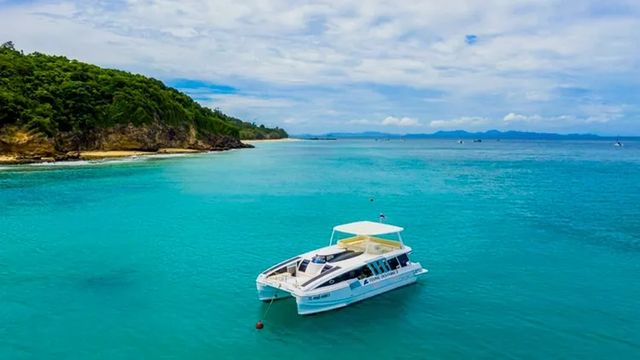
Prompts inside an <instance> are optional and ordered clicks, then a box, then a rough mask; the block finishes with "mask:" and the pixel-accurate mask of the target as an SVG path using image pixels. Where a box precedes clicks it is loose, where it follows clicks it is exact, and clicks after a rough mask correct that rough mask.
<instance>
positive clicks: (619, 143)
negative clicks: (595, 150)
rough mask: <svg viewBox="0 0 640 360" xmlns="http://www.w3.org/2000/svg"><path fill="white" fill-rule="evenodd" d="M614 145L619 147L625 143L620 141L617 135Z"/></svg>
mask: <svg viewBox="0 0 640 360" xmlns="http://www.w3.org/2000/svg"><path fill="white" fill-rule="evenodd" d="M613 146H617V147H623V146H624V144H623V143H622V142H621V141H620V138H619V137H617V138H616V142H614V143H613Z"/></svg>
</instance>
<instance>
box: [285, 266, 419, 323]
mask: <svg viewBox="0 0 640 360" xmlns="http://www.w3.org/2000/svg"><path fill="white" fill-rule="evenodd" d="M426 272H427V270H425V269H423V268H422V267H421V266H420V264H412V265H411V266H410V267H407V268H403V269H401V270H395V273H391V274H389V275H386V276H385V277H384V278H383V279H376V278H380V276H373V277H371V278H368V279H364V280H356V281H354V282H353V283H352V284H350V285H348V286H343V287H340V288H338V289H335V290H332V291H328V292H317V293H314V294H308V295H297V294H294V297H295V298H296V303H297V305H298V314H300V315H310V314H315V313H319V312H323V311H329V310H334V309H338V308H341V307H345V306H348V305H350V304H353V303H355V302H358V301H362V300H365V299H368V298H370V297H373V296H376V295H379V294H382V293H385V292H388V291H391V290H394V289H397V288H399V287H402V286H406V285H410V284H413V283H415V282H416V280H417V278H418V276H419V275H421V274H424V273H426ZM356 283H358V284H359V285H358V284H356Z"/></svg>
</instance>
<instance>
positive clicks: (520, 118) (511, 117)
mask: <svg viewBox="0 0 640 360" xmlns="http://www.w3.org/2000/svg"><path fill="white" fill-rule="evenodd" d="M503 120H504V121H507V122H511V121H526V120H529V117H528V116H525V115H522V114H516V113H508V114H507V115H505V116H504V118H503Z"/></svg>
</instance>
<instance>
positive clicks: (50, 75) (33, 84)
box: [0, 42, 287, 153]
mask: <svg viewBox="0 0 640 360" xmlns="http://www.w3.org/2000/svg"><path fill="white" fill-rule="evenodd" d="M282 137H287V133H286V132H285V131H284V130H282V129H279V128H275V129H270V128H266V127H264V126H256V125H255V124H250V123H246V122H243V121H241V120H239V119H236V118H233V117H230V116H227V115H225V114H223V113H222V112H220V111H219V110H212V109H209V108H206V107H203V106H201V105H199V104H198V103H196V102H195V101H193V100H192V99H191V98H190V97H189V96H187V95H185V94H183V93H181V92H179V91H178V90H176V89H173V88H170V87H167V86H165V85H164V84H163V83H162V82H161V81H159V80H156V79H152V78H148V77H145V76H142V75H137V74H131V73H128V72H125V71H120V70H113V69H103V68H100V67H98V66H95V65H90V64H86V63H82V62H79V61H76V60H69V59H67V58H65V57H62V56H50V55H44V54H40V53H32V54H26V55H25V54H23V53H22V52H20V51H16V50H15V49H14V47H13V44H12V43H10V42H9V43H5V44H4V45H2V46H1V47H0V152H11V151H13V152H18V153H19V152H21V144H27V143H32V144H33V143H36V144H40V145H38V146H35V148H34V149H31V150H33V152H34V153H37V152H42V151H40V150H42V149H40V150H38V148H39V147H44V148H46V151H49V152H64V151H74V150H91V149H113V148H120V149H122V148H124V149H144V150H153V149H154V148H158V147H189V148H198V149H207V148H217V147H222V148H225V147H226V148H230V147H240V146H241V143H240V142H239V139H240V138H244V139H251V138H253V139H268V138H282ZM22 147H24V146H22Z"/></svg>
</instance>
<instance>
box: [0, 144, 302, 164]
mask: <svg viewBox="0 0 640 360" xmlns="http://www.w3.org/2000/svg"><path fill="white" fill-rule="evenodd" d="M290 141H302V139H292V138H284V139H263V140H242V143H243V144H245V145H252V144H256V143H263V142H290ZM210 151H211V150H198V149H187V148H161V149H159V150H158V151H137V150H87V151H80V152H69V153H67V156H65V157H64V158H63V159H59V158H58V159H56V158H54V157H31V158H28V157H21V156H18V155H6V154H4V155H2V154H0V165H23V164H46V163H55V162H59V161H82V160H84V161H95V160H105V159H121V158H131V157H138V156H154V155H170V154H196V153H206V152H210ZM217 151H224V150H217Z"/></svg>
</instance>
